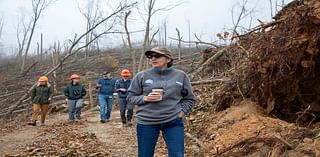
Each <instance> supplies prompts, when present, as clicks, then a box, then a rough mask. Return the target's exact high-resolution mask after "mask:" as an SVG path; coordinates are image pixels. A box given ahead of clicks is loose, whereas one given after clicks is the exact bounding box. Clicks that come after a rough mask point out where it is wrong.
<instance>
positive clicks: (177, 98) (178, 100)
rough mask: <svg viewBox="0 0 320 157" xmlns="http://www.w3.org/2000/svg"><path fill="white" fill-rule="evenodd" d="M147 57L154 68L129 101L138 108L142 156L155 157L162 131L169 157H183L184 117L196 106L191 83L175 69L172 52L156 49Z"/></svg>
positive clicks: (135, 84) (136, 81) (136, 83)
mask: <svg viewBox="0 0 320 157" xmlns="http://www.w3.org/2000/svg"><path fill="white" fill-rule="evenodd" d="M145 55H146V57H147V58H148V59H150V62H151V64H152V68H151V69H148V70H146V71H142V72H139V73H138V74H137V75H136V76H135V77H134V78H133V80H132V83H131V86H130V87H129V90H128V92H129V95H128V98H127V100H128V101H129V103H132V104H137V112H136V118H137V126H136V129H137V139H138V156H139V157H153V154H154V149H155V146H156V143H157V140H158V137H159V133H160V131H161V132H162V135H163V138H164V140H165V143H166V145H167V149H168V155H169V157H183V156H184V124H183V117H184V116H185V115H187V114H188V113H189V112H191V110H192V108H193V106H194V103H195V96H194V94H193V92H192V87H191V83H190V81H189V78H188V76H187V74H186V73H185V72H183V71H181V70H177V69H175V68H173V67H172V64H173V57H172V55H171V52H170V51H169V50H168V49H166V48H153V49H151V50H150V51H146V52H145Z"/></svg>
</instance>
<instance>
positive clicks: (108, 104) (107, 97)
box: [97, 71, 116, 123]
mask: <svg viewBox="0 0 320 157" xmlns="http://www.w3.org/2000/svg"><path fill="white" fill-rule="evenodd" d="M115 82H116V79H114V78H112V77H111V73H110V72H109V71H106V72H104V73H103V77H102V78H100V79H98V80H97V88H98V89H99V91H98V95H99V106H100V122H101V123H105V122H108V121H109V119H110V116H111V111H112V104H113V93H114V89H115Z"/></svg>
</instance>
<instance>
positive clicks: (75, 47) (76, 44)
mask: <svg viewBox="0 0 320 157" xmlns="http://www.w3.org/2000/svg"><path fill="white" fill-rule="evenodd" d="M135 4H136V3H133V4H129V5H124V6H123V5H122V4H121V3H120V4H119V5H118V7H117V8H115V9H114V11H113V12H112V13H110V14H109V15H108V16H106V17H104V18H102V19H101V20H99V21H98V22H97V23H96V24H95V25H93V26H92V28H91V29H89V30H87V31H86V32H84V33H83V34H81V35H80V36H78V35H75V36H74V39H72V40H70V46H68V50H67V53H66V54H65V55H64V56H61V58H60V59H59V63H58V64H56V65H55V66H54V67H52V68H51V69H50V70H49V71H47V72H46V73H45V74H44V75H45V76H48V75H50V74H52V73H53V72H54V71H56V70H57V69H58V68H59V67H61V66H62V65H63V63H64V62H65V61H66V60H67V59H68V58H69V57H71V56H73V55H75V54H76V53H78V52H79V51H81V50H83V49H85V48H86V47H87V46H88V45H90V44H91V43H92V42H94V41H95V40H97V39H98V38H100V37H102V36H103V35H106V34H113V33H119V32H118V31H116V32H114V31H112V28H113V26H112V25H110V27H108V28H105V29H104V31H102V32H99V33H98V34H97V35H96V36H94V37H93V38H92V40H91V41H89V42H88V43H84V44H83V43H82V42H81V41H82V40H83V39H85V36H86V35H88V34H90V33H91V32H92V31H94V30H96V29H98V27H99V26H100V25H102V24H104V23H106V22H108V21H112V23H114V22H113V21H117V20H120V19H122V17H121V16H120V13H122V12H123V11H125V10H127V9H128V8H130V7H132V6H133V5H135ZM35 86H36V84H33V86H32V87H30V88H29V89H28V90H27V91H26V92H25V94H24V95H23V96H22V97H21V98H19V100H17V101H16V102H15V103H14V104H13V105H12V106H11V108H10V110H9V111H8V112H6V113H5V114H1V115H5V116H8V115H10V114H11V113H12V112H13V111H14V110H15V109H16V108H17V107H19V105H20V104H21V103H22V102H23V101H24V100H26V99H27V97H28V95H29V94H30V92H31V91H32V89H33V88H34V87H35Z"/></svg>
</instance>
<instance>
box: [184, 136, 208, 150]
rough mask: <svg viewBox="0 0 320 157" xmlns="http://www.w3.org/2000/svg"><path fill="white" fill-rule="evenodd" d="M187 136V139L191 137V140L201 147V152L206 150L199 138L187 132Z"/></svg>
mask: <svg viewBox="0 0 320 157" xmlns="http://www.w3.org/2000/svg"><path fill="white" fill-rule="evenodd" d="M185 135H186V136H187V137H189V138H190V139H191V140H193V141H194V142H196V143H197V144H198V145H199V147H200V150H203V149H204V144H203V142H202V141H200V140H199V139H198V138H196V137H195V136H193V135H191V134H190V133H188V132H186V133H185Z"/></svg>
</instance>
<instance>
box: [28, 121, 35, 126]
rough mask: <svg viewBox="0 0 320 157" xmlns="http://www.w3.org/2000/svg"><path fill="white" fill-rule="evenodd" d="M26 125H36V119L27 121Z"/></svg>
mask: <svg viewBox="0 0 320 157" xmlns="http://www.w3.org/2000/svg"><path fill="white" fill-rule="evenodd" d="M27 124H28V125H32V126H36V125H37V121H31V122H28V123H27Z"/></svg>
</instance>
